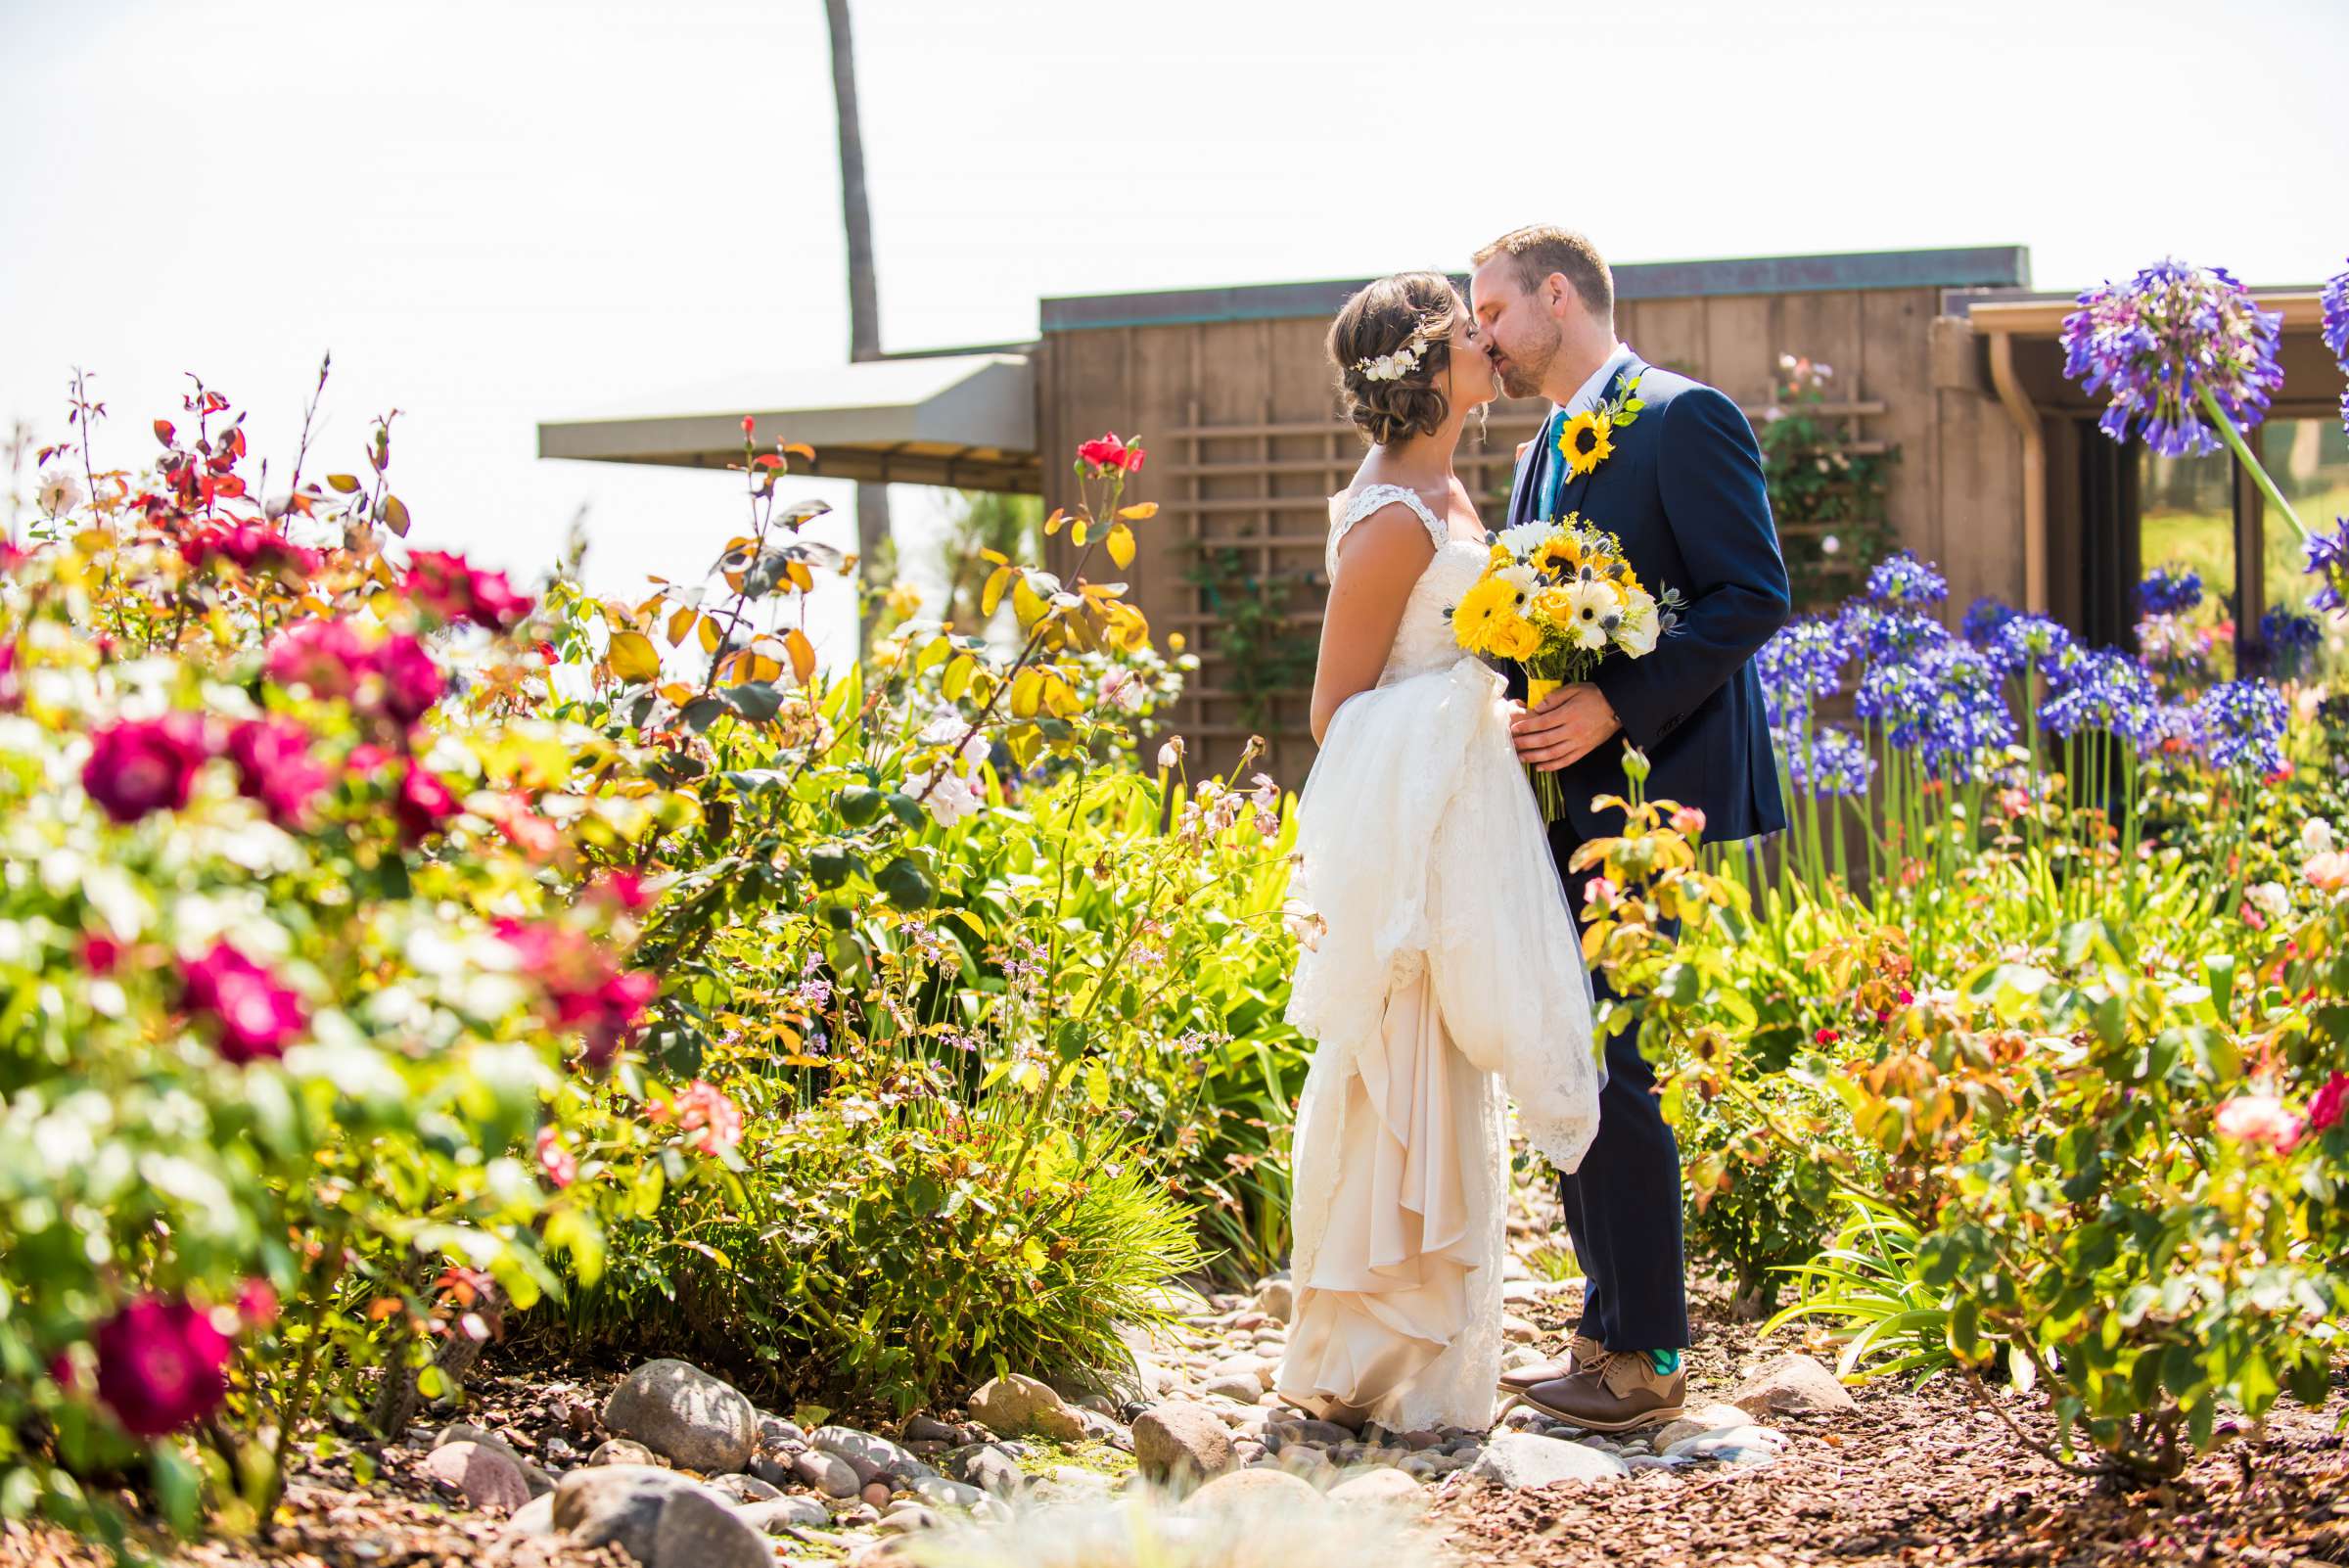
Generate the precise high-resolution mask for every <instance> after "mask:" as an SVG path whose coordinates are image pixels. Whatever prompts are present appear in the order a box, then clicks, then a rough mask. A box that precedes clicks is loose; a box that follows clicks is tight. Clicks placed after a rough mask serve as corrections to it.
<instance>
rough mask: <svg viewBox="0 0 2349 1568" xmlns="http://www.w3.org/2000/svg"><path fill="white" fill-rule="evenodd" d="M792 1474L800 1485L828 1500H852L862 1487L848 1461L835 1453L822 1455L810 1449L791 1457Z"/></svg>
mask: <svg viewBox="0 0 2349 1568" xmlns="http://www.w3.org/2000/svg"><path fill="white" fill-rule="evenodd" d="M791 1468H792V1472H793V1474H795V1475H797V1476H798V1477H799V1478H800V1481H801V1482H802V1484H804V1485H806V1486H811V1487H813V1488H815V1490H816V1491H818V1492H821V1493H822V1494H824V1496H826V1497H828V1498H852V1497H854V1496H856V1492H857V1489H858V1488H859V1487H860V1486H862V1485H863V1483H862V1482H860V1481H859V1480H857V1478H856V1472H855V1470H854V1469H853V1468H852V1466H851V1465H850V1464H849V1461H848V1460H846V1459H844V1458H842V1457H840V1455H838V1454H836V1453H818V1452H816V1451H815V1450H813V1449H810V1450H809V1451H807V1452H806V1453H800V1454H795V1455H793V1457H792V1461H791Z"/></svg>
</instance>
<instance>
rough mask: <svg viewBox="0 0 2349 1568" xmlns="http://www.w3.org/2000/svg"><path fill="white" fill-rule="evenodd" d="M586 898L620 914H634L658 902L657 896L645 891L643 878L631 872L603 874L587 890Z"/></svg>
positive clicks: (608, 872)
mask: <svg viewBox="0 0 2349 1568" xmlns="http://www.w3.org/2000/svg"><path fill="white" fill-rule="evenodd" d="M587 898H588V899H589V900H590V901H592V902H595V903H603V904H609V905H611V906H612V907H613V908H615V909H617V910H619V911H620V912H621V913H622V914H635V913H636V912H638V911H639V910H642V909H649V908H651V907H652V906H653V905H654V904H655V903H656V902H658V901H659V899H658V896H657V895H655V894H651V893H647V892H646V891H645V889H644V878H642V877H640V876H638V875H637V874H636V873H635V872H633V871H607V872H605V873H604V874H603V875H602V876H600V877H598V878H596V880H595V885H594V886H592V887H590V888H589V889H588V890H587Z"/></svg>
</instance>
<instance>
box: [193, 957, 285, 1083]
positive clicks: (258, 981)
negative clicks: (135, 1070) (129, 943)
mask: <svg viewBox="0 0 2349 1568" xmlns="http://www.w3.org/2000/svg"><path fill="white" fill-rule="evenodd" d="M180 996H181V1000H182V1002H183V1003H184V1004H185V1005H186V1007H187V1009H188V1010H189V1011H190V1012H195V1013H209V1014H211V1015H212V1019H213V1021H214V1023H215V1024H217V1026H218V1028H219V1034H220V1041H219V1045H220V1054H221V1056H222V1057H224V1058H225V1059H227V1060H228V1061H231V1062H235V1063H237V1064H239V1065H240V1066H242V1065H243V1064H245V1063H247V1062H255V1061H260V1060H262V1059H264V1058H267V1059H269V1060H272V1061H274V1060H275V1059H276V1058H278V1057H280V1056H283V1055H285V1054H286V1046H287V1045H288V1044H290V1043H291V1042H292V1041H293V1040H294V1039H295V1038H297V1037H299V1035H300V1034H301V1031H302V1026H303V1025H304V1024H306V1023H308V1022H309V1016H308V1014H307V1013H305V1012H304V1011H303V1010H302V1005H301V998H300V997H299V996H297V995H296V994H294V992H291V991H289V990H288V989H286V988H285V987H284V986H281V985H279V984H278V983H277V977H276V976H274V975H272V974H270V973H269V971H268V970H266V969H263V968H262V967H261V966H260V965H259V964H256V963H254V962H253V960H252V959H250V958H248V957H246V956H245V955H244V954H243V953H241V952H239V951H238V950H237V949H236V948H235V947H232V946H230V945H228V944H227V943H225V942H216V943H214V944H212V948H211V950H210V951H209V952H207V953H206V954H205V955H204V956H203V957H201V958H199V959H197V960H196V961H195V962H194V963H191V964H187V965H184V966H183V967H182V968H181V971H180Z"/></svg>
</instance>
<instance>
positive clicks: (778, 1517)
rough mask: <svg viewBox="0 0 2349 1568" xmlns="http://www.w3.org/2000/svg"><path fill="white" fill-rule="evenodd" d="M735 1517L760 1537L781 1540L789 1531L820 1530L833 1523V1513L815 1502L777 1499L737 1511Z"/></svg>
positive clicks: (755, 1503)
mask: <svg viewBox="0 0 2349 1568" xmlns="http://www.w3.org/2000/svg"><path fill="white" fill-rule="evenodd" d="M734 1512H735V1516H736V1517H737V1518H739V1519H741V1520H742V1522H743V1523H744V1524H747V1525H749V1526H750V1527H751V1528H752V1529H753V1530H756V1531H758V1532H759V1533H760V1535H767V1536H779V1535H781V1534H783V1532H784V1531H786V1530H810V1529H817V1528H820V1527H822V1526H824V1525H828V1524H830V1523H831V1522H832V1513H831V1510H830V1509H828V1508H826V1507H825V1506H824V1505H823V1504H822V1503H820V1502H818V1501H816V1500H815V1499H813V1498H806V1497H796V1498H773V1499H768V1500H767V1501H765V1502H754V1503H751V1504H749V1505H747V1506H745V1507H741V1508H737V1509H735V1510H734Z"/></svg>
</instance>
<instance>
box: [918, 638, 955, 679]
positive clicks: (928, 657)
mask: <svg viewBox="0 0 2349 1568" xmlns="http://www.w3.org/2000/svg"><path fill="white" fill-rule="evenodd" d="M953 652H954V642H953V639H952V638H950V637H933V638H931V639H930V641H929V642H928V643H927V644H925V645H924V646H923V648H922V651H921V653H920V654H919V655H917V656H916V657H915V659H914V661H913V668H914V669H916V670H919V671H920V672H921V673H923V674H928V673H929V672H930V671H931V670H933V669H937V668H938V667H939V666H940V665H943V664H944V663H945V662H946V660H947V659H948V658H949V657H951V656H952V654H953Z"/></svg>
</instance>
